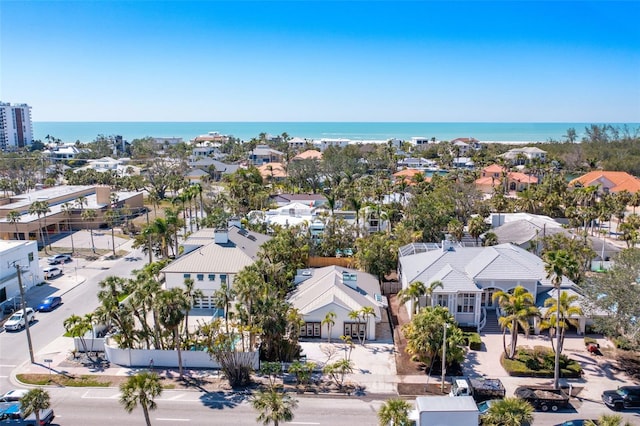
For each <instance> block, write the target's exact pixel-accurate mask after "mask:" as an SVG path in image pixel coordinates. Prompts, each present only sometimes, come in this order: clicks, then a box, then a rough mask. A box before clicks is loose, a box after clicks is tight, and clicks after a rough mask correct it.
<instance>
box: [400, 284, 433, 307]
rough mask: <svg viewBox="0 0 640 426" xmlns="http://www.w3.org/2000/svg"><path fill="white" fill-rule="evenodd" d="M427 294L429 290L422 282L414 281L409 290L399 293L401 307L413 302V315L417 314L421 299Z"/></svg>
mask: <svg viewBox="0 0 640 426" xmlns="http://www.w3.org/2000/svg"><path fill="white" fill-rule="evenodd" d="M425 294H427V288H426V287H425V285H424V283H423V282H422V281H414V282H412V283H411V284H409V286H408V287H407V288H403V289H402V290H400V291H399V292H398V300H399V301H400V304H401V305H404V304H406V303H407V302H411V312H410V313H411V314H417V313H418V309H419V300H420V297H422V296H424V295H425Z"/></svg>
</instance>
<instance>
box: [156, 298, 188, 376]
mask: <svg viewBox="0 0 640 426" xmlns="http://www.w3.org/2000/svg"><path fill="white" fill-rule="evenodd" d="M188 309H189V301H188V300H187V298H186V297H185V296H184V294H183V293H182V289H180V288H177V287H174V288H172V289H171V290H164V291H163V292H162V293H160V297H159V298H158V312H159V317H160V323H161V324H162V325H163V326H164V327H165V328H166V329H167V330H170V331H171V332H173V339H174V345H175V349H176V350H177V351H178V374H179V375H180V379H182V351H181V350H180V349H181V348H180V331H179V327H180V324H182V320H183V319H184V316H185V311H187V310H188Z"/></svg>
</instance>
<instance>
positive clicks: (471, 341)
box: [464, 331, 482, 351]
mask: <svg viewBox="0 0 640 426" xmlns="http://www.w3.org/2000/svg"><path fill="white" fill-rule="evenodd" d="M464 342H465V344H466V345H467V346H469V349H471V350H472V351H479V350H480V349H482V339H481V338H480V334H478V333H475V332H472V331H467V332H465V333H464Z"/></svg>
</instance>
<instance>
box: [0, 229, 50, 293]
mask: <svg viewBox="0 0 640 426" xmlns="http://www.w3.org/2000/svg"><path fill="white" fill-rule="evenodd" d="M29 254H31V256H32V257H31V258H32V260H31V261H30V260H29ZM0 259H2V261H1V262H0V288H2V287H4V288H6V292H7V298H8V299H9V298H11V297H15V296H18V295H20V289H19V288H18V277H17V275H16V268H15V266H14V264H18V265H20V266H21V267H22V268H21V270H22V286H23V287H24V289H25V290H28V289H30V288H32V287H34V286H36V285H37V284H40V283H41V282H43V281H44V278H43V275H42V271H41V270H40V266H39V264H38V260H39V258H38V246H37V242H36V241H14V240H11V241H2V242H0Z"/></svg>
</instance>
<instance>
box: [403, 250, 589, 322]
mask: <svg viewBox="0 0 640 426" xmlns="http://www.w3.org/2000/svg"><path fill="white" fill-rule="evenodd" d="M544 265H545V264H544V261H543V260H542V259H541V258H539V257H538V256H536V255H535V254H533V253H530V252H528V251H527V250H525V249H523V248H521V247H519V246H517V245H514V244H500V245H497V246H492V247H462V246H460V245H457V244H454V243H452V242H450V241H443V242H442V243H441V244H435V243H428V244H427V243H414V244H409V245H406V246H403V247H401V248H400V259H399V270H398V279H399V280H400V282H401V284H402V288H403V289H405V288H407V287H408V286H409V285H410V284H411V283H413V282H416V281H420V282H422V283H424V284H425V285H426V286H429V285H430V284H431V283H432V282H434V281H440V282H441V283H442V288H436V289H435V290H434V292H433V295H432V297H431V300H430V301H429V303H430V305H431V306H435V305H441V306H445V307H447V308H448V309H449V312H451V313H452V314H453V315H454V317H455V319H456V321H457V322H458V323H459V324H460V325H463V326H467V327H476V328H477V329H478V330H481V329H482V328H483V327H484V325H485V323H486V320H487V316H488V315H491V316H494V315H495V314H496V313H497V314H498V315H499V312H496V307H497V306H496V303H495V302H494V301H493V295H494V294H495V293H496V292H498V291H501V290H502V291H506V292H509V291H512V290H513V289H515V288H516V287H517V286H522V287H524V288H525V289H526V290H527V291H528V292H529V293H531V294H532V295H533V297H534V300H536V301H537V303H538V306H539V307H541V305H540V304H544V300H545V299H546V298H547V297H548V296H545V295H547V294H549V291H550V290H553V284H552V283H551V281H550V280H549V279H548V278H547V273H546V271H545V267H544ZM561 290H562V291H565V290H567V291H578V290H579V289H578V287H577V286H576V285H575V284H574V283H573V282H572V281H571V280H569V279H568V278H566V277H564V278H563V281H562V285H561ZM427 302H428V301H427V300H426V298H425V297H423V298H422V300H420V301H419V303H420V305H421V306H425V304H426V303H427ZM407 311H408V312H409V315H410V316H411V315H412V312H413V309H412V306H411V302H409V304H408V305H407ZM585 324H586V321H582V322H581V325H582V329H581V330H580V329H579V330H578V331H579V332H584V325H585ZM535 327H537V322H534V328H535Z"/></svg>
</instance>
